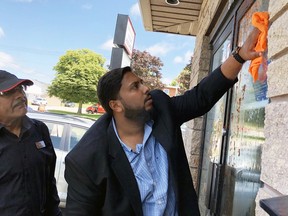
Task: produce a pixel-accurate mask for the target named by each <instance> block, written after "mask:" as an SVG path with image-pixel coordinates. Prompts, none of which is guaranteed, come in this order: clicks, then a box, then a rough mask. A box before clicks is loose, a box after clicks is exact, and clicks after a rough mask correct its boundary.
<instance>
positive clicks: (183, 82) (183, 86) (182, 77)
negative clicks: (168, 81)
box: [173, 58, 192, 94]
mask: <svg viewBox="0 0 288 216" xmlns="http://www.w3.org/2000/svg"><path fill="white" fill-rule="evenodd" d="M191 64H192V58H191V60H190V62H189V64H187V65H186V66H185V68H184V69H183V70H182V71H181V73H180V74H179V75H178V77H177V78H176V80H173V83H174V84H175V83H177V84H178V85H179V90H178V92H179V94H183V93H184V92H185V91H186V90H188V89H189V88H190V76H191Z"/></svg>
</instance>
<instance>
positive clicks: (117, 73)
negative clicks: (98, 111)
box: [97, 67, 132, 114]
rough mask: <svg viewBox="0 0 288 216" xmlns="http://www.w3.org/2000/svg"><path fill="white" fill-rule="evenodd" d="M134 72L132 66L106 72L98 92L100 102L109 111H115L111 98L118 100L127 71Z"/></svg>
mask: <svg viewBox="0 0 288 216" xmlns="http://www.w3.org/2000/svg"><path fill="white" fill-rule="evenodd" d="M129 71H131V72H132V69H131V68H130V67H123V68H116V69H113V70H111V71H108V72H107V73H106V74H104V75H103V76H102V77H101V78H100V80H99V82H98V86H97V94H98V98H99V101H100V103H101V104H102V106H103V108H104V109H105V110H106V112H107V113H109V114H112V113H113V111H112V109H111V108H110V106H109V102H110V100H116V99H117V97H118V93H119V91H120V88H121V82H122V79H123V76H124V74H125V73H126V72H129Z"/></svg>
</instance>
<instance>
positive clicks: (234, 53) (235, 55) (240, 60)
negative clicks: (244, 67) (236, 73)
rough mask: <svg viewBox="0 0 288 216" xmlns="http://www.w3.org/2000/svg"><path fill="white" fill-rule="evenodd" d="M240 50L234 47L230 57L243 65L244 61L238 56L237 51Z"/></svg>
mask: <svg viewBox="0 0 288 216" xmlns="http://www.w3.org/2000/svg"><path fill="white" fill-rule="evenodd" d="M240 49H241V47H239V46H236V47H235V49H234V50H233V51H232V56H233V57H234V59H235V60H236V61H238V62H239V63H240V64H243V63H245V62H246V60H244V59H243V58H242V57H241V56H240V55H239V50H240Z"/></svg>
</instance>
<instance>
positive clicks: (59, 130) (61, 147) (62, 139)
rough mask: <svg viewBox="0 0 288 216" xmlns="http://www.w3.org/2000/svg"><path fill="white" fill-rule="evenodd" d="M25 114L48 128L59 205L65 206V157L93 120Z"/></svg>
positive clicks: (34, 113) (66, 185) (44, 114)
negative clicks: (53, 157)
mask: <svg viewBox="0 0 288 216" xmlns="http://www.w3.org/2000/svg"><path fill="white" fill-rule="evenodd" d="M27 116H29V117H30V118H32V119H38V120H40V121H42V122H44V123H45V124H46V125H47V126H48V128H49V132H50V137H51V140H52V143H53V146H54V149H55V152H56V155H57V161H56V167H55V178H56V183H57V189H58V194H59V198H60V207H61V208H65V206H66V197H67V187H68V184H67V182H66V180H65V178H64V170H65V157H66V155H67V153H68V152H69V151H70V150H71V149H73V148H74V147H75V145H76V144H77V143H78V141H79V140H80V139H81V138H82V136H83V135H84V133H85V132H86V131H87V130H88V129H89V127H90V126H91V125H92V124H93V123H94V121H92V120H88V119H81V118H77V117H72V116H69V115H61V114H51V113H38V112H28V113H27Z"/></svg>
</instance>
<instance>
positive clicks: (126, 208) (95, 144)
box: [65, 68, 235, 216]
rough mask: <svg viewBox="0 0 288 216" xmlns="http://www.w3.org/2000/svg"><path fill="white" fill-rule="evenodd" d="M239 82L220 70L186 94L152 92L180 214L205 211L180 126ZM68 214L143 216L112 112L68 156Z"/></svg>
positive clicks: (155, 127) (157, 130)
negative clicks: (171, 94) (199, 197)
mask: <svg viewBox="0 0 288 216" xmlns="http://www.w3.org/2000/svg"><path fill="white" fill-rule="evenodd" d="M234 83H235V81H230V80H227V79H226V78H225V77H224V76H223V75H222V73H221V71H220V69H219V68H218V69H216V70H215V71H214V72H213V73H212V74H211V75H209V77H208V78H206V79H204V80H202V81H201V82H200V84H199V85H198V86H196V87H195V88H193V89H192V90H190V91H187V92H186V93H185V94H184V95H183V96H178V97H173V98H170V97H169V96H168V95H166V94H165V93H164V92H162V91H160V90H155V91H152V92H151V95H152V98H153V107H154V112H153V113H154V115H153V120H154V125H153V132H152V133H153V135H154V136H155V138H156V139H157V140H158V141H159V143H161V145H162V146H163V147H164V149H165V150H166V152H167V156H168V162H169V175H170V178H171V180H172V183H173V188H174V191H175V195H176V206H177V210H178V214H179V215H180V216H181V215H184V216H188V215H191V216H192V215H193V216H197V215H200V213H199V209H198V199H197V195H196V192H195V189H194V187H193V182H192V178H191V174H190V170H189V166H188V162H187V158H186V154H185V149H184V145H183V140H182V134H181V129H180V126H181V124H182V123H184V122H186V121H188V120H191V119H193V118H195V117H198V116H201V115H203V114H205V113H206V112H207V111H209V110H210V109H211V108H212V106H213V105H214V104H215V103H216V102H217V101H218V100H219V99H220V98H221V96H222V95H223V94H224V93H225V92H226V91H227V90H228V89H229V88H230V87H231V86H232V85H233V84H234ZM65 178H66V180H67V182H68V198H67V206H66V208H67V213H68V215H69V216H73V215H77V216H79V215H83V216H84V215H85V216H90V215H91V216H92V215H106V216H117V215H119V216H120V215H121V216H128V215H137V216H141V215H143V212H142V205H141V200H140V193H139V190H138V186H137V182H136V179H135V177H134V174H133V170H132V169H131V167H130V164H129V161H128V160H127V157H126V155H125V152H124V151H123V149H122V147H121V145H120V143H119V141H118V139H117V137H116V135H115V132H114V130H113V126H112V124H111V116H110V115H108V114H105V115H103V116H102V117H101V118H99V119H98V120H97V121H96V122H95V124H94V125H93V126H92V127H91V128H90V129H89V130H88V132H87V133H86V134H85V135H84V137H83V138H82V140H80V142H79V143H78V145H77V146H76V147H75V148H74V149H73V150H72V151H71V152H70V153H69V154H68V155H67V157H66V170H65Z"/></svg>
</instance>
